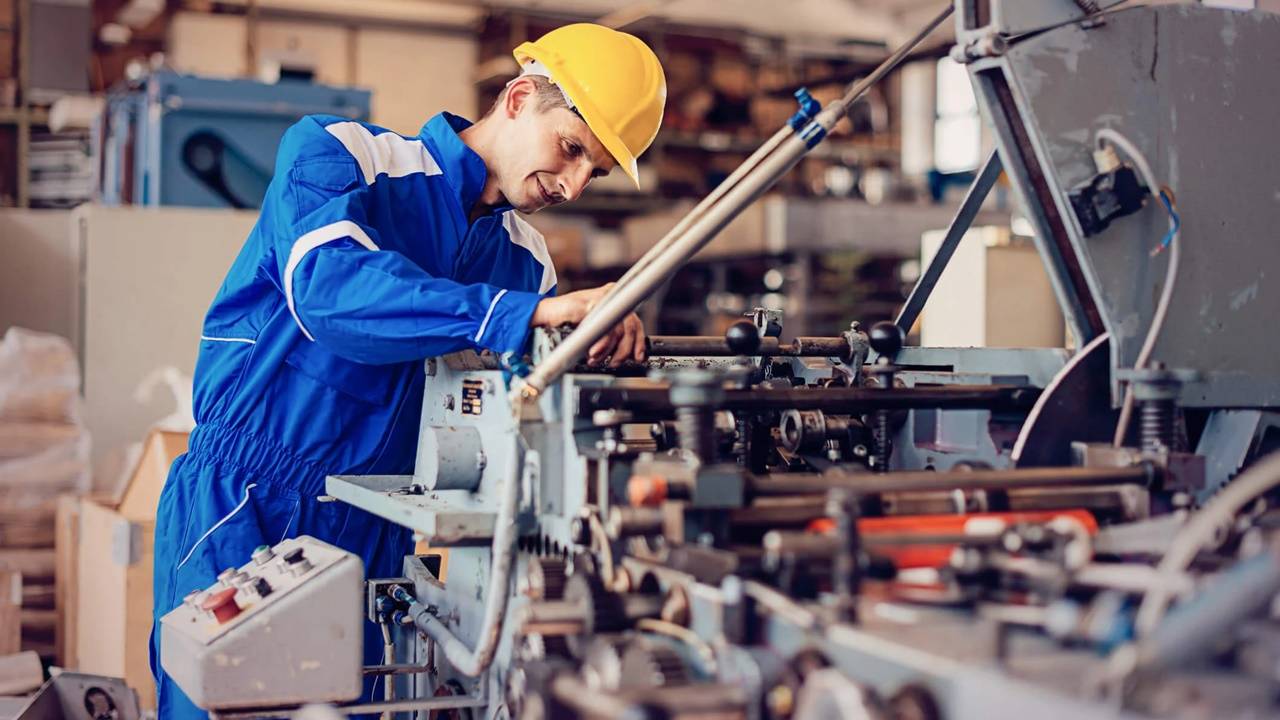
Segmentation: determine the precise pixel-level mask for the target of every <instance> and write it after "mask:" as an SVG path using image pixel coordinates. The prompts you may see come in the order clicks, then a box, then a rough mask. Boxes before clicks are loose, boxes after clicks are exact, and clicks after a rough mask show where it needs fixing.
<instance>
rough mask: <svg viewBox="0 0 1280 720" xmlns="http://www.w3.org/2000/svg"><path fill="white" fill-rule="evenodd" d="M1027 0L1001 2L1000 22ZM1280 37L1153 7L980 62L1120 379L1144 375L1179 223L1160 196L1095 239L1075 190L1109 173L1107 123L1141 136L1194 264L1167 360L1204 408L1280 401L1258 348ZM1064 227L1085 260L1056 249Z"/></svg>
mask: <svg viewBox="0 0 1280 720" xmlns="http://www.w3.org/2000/svg"><path fill="white" fill-rule="evenodd" d="M1022 4H1023V3H1018V2H1007V1H1006V2H998V1H993V2H992V3H991V5H992V7H993V13H992V15H993V18H995V19H996V20H999V17H1001V13H1016V12H1019V11H1018V10H1016V9H1015V6H1018V5H1022ZM1062 4H1063V5H1066V4H1067V3H1062ZM1037 5H1039V4H1038V3H1037ZM997 8H998V9H999V10H998V11H997V10H996V9H997ZM990 29H991V30H1006V28H1001V27H1000V26H993V27H992V28H990ZM1278 35H1280V16H1277V15H1274V14H1271V13H1265V12H1260V11H1254V12H1237V11H1228V10H1219V9H1210V8H1205V7H1202V6H1198V5H1188V4H1178V5H1164V6H1157V7H1139V8H1133V9H1128V10H1123V11H1117V12H1114V13H1110V14H1108V15H1107V17H1106V23H1105V24H1102V25H1098V26H1095V27H1092V28H1087V29H1086V28H1082V27H1081V26H1080V24H1078V23H1077V24H1069V25H1066V26H1063V27H1059V28H1057V29H1054V30H1050V31H1047V32H1044V33H1041V34H1038V35H1033V36H1031V37H1028V38H1026V39H1023V40H1021V41H1017V40H1015V41H1014V42H1013V43H1012V44H1011V46H1010V47H1009V49H1008V51H1007V52H1006V53H1005V54H1004V55H1003V56H1000V57H996V58H990V59H986V60H982V61H979V62H976V63H974V64H973V65H972V66H971V72H972V73H973V77H974V81H975V86H976V87H977V89H978V94H979V99H980V104H981V105H982V107H983V110H984V114H985V115H986V116H987V117H988V119H990V120H991V121H992V124H993V127H994V128H995V130H996V134H997V139H998V145H999V147H1000V152H1001V156H1002V157H1003V158H1004V160H1005V161H1006V164H1007V165H1009V166H1010V172H1011V174H1012V175H1013V177H1014V179H1015V181H1016V182H1015V186H1017V187H1018V189H1019V191H1020V194H1021V197H1022V199H1023V200H1024V202H1025V203H1026V204H1027V206H1028V210H1029V215H1031V217H1032V219H1033V221H1034V222H1035V223H1036V224H1037V226H1038V227H1037V231H1038V235H1039V236H1040V238H1041V242H1042V243H1044V244H1043V245H1042V250H1046V256H1047V257H1048V259H1049V260H1050V270H1051V274H1053V275H1056V276H1057V277H1056V281H1055V283H1056V285H1057V286H1059V287H1060V288H1062V287H1069V286H1071V285H1072V284H1073V282H1074V283H1075V286H1077V287H1078V286H1079V285H1080V281H1073V280H1072V279H1071V277H1070V275H1071V272H1072V270H1071V268H1072V267H1075V268H1078V271H1077V272H1078V273H1079V275H1080V276H1081V278H1082V282H1083V283H1084V284H1085V285H1086V286H1087V292H1088V293H1089V295H1090V296H1091V299H1092V301H1094V302H1096V304H1097V308H1098V314H1099V316H1100V319H1101V322H1102V323H1103V325H1104V326H1105V328H1106V330H1107V331H1108V332H1109V333H1110V334H1111V336H1112V351H1111V366H1112V369H1115V368H1118V367H1128V366H1131V365H1132V364H1133V361H1134V359H1135V357H1136V356H1137V353H1138V348H1139V346H1140V345H1141V343H1142V340H1143V337H1144V335H1145V333H1146V331H1147V328H1148V326H1149V324H1150V321H1151V317H1152V314H1153V312H1154V304H1155V299H1156V296H1157V295H1158V291H1159V287H1160V284H1161V283H1162V282H1163V277H1164V273H1165V263H1166V262H1167V260H1168V253H1161V254H1159V255H1156V256H1155V257H1151V255H1150V252H1151V249H1152V248H1153V247H1154V246H1155V245H1156V244H1157V243H1158V241H1159V240H1160V238H1161V236H1162V235H1163V234H1164V232H1165V230H1166V227H1167V216H1166V213H1165V211H1164V208H1163V206H1162V205H1161V204H1160V203H1159V202H1157V201H1154V200H1151V201H1149V202H1148V203H1147V207H1146V208H1144V209H1143V210H1141V211H1140V212H1138V213H1137V214H1135V215H1132V216H1129V217H1126V218H1122V219H1120V220H1118V221H1116V222H1114V223H1112V225H1111V226H1110V227H1109V228H1107V229H1106V230H1105V231H1103V232H1102V233H1100V234H1098V235H1096V236H1093V237H1091V238H1085V237H1083V233H1082V232H1081V230H1080V228H1079V225H1078V223H1077V222H1076V220H1075V217H1074V214H1073V213H1072V211H1071V208H1070V203H1069V201H1068V198H1067V194H1068V192H1069V191H1070V190H1071V189H1072V188H1074V187H1076V186H1077V185H1079V184H1081V183H1083V182H1084V181H1086V180H1087V179H1088V178H1090V177H1092V176H1093V174H1094V173H1095V172H1096V170H1095V169H1094V165H1093V162H1092V158H1091V150H1092V147H1093V138H1094V134H1095V133H1096V132H1097V131H1098V130H1099V129H1101V128H1104V127H1110V128H1114V129H1116V130H1119V131H1120V132H1122V133H1123V134H1125V135H1126V136H1127V137H1129V138H1130V139H1131V140H1132V142H1133V143H1135V144H1136V145H1137V146H1138V148H1139V149H1140V150H1141V151H1142V152H1143V153H1144V154H1145V155H1146V159H1147V160H1148V162H1149V163H1150V164H1151V166H1152V169H1153V171H1154V173H1155V174H1156V175H1157V176H1158V178H1159V179H1160V181H1161V182H1164V183H1167V184H1168V185H1169V186H1170V187H1171V188H1172V189H1173V190H1174V192H1175V193H1176V196H1177V202H1178V210H1179V212H1180V214H1181V216H1182V232H1181V243H1182V253H1183V258H1182V263H1181V270H1180V272H1179V276H1178V278H1177V285H1176V289H1175V291H1174V293H1173V298H1172V304H1171V306H1170V311H1169V321H1168V322H1167V323H1166V324H1165V327H1164V329H1163V332H1162V333H1161V335H1160V338H1159V340H1158V341H1157V343H1156V345H1155V352H1154V354H1153V356H1152V357H1153V358H1155V359H1157V360H1160V361H1162V362H1164V363H1165V364H1166V365H1168V366H1169V367H1174V368H1188V369H1194V370H1199V371H1200V372H1201V373H1203V375H1204V379H1203V380H1202V381H1201V382H1197V383H1188V384H1187V385H1186V386H1185V387H1184V388H1183V393H1182V398H1181V401H1182V403H1183V404H1184V405H1188V406H1193V407H1257V406H1263V407H1272V406H1276V405H1280V366H1277V365H1276V364H1275V363H1274V361H1273V358H1272V355H1273V354H1274V353H1272V352H1267V351H1261V350H1262V348H1260V347H1259V344H1258V343H1259V338H1260V337H1266V336H1267V333H1266V330H1267V329H1268V328H1269V326H1270V324H1271V322H1272V316H1273V315H1274V311H1275V308H1276V307H1278V306H1280V285H1277V284H1276V283H1275V282H1268V280H1267V278H1268V277H1271V278H1272V279H1274V278H1275V277H1277V276H1280V245H1277V243H1276V242H1275V228H1276V227H1280V202H1277V201H1276V197H1277V195H1278V194H1280V175H1277V173H1276V172H1275V168H1274V167H1273V165H1274V161H1275V157H1274V153H1271V152H1268V151H1266V148H1268V147H1270V146H1271V145H1272V143H1271V142H1270V140H1269V138H1270V137H1272V135H1273V134H1274V124H1275V118H1276V117H1280V95H1278V94H1277V93H1276V92H1275V78H1274V72H1273V68H1276V67H1280V43H1277V42H1276V41H1275V38H1276V37H1277V36H1278ZM1001 84H1004V85H1006V86H1007V88H1008V91H1007V93H1004V92H1003V91H1002V90H1001V89H1000V86H1001ZM1206 138H1216V140H1215V141H1214V142H1207V141H1206ZM1121 155H1122V157H1123V153H1122V154H1121ZM1038 185H1039V186H1041V187H1043V188H1044V189H1045V190H1046V192H1037V191H1036V187H1037V186H1038ZM1054 218H1057V219H1058V221H1057V222H1056V223H1055V222H1054ZM1055 225H1056V226H1057V231H1058V232H1062V233H1065V235H1066V238H1065V239H1066V240H1067V241H1068V242H1069V247H1070V250H1071V253H1070V256H1069V257H1055V254H1057V253H1056V251H1055V250H1054V249H1053V248H1051V247H1047V246H1049V245H1052V242H1050V241H1049V240H1046V238H1052V237H1053V236H1054V233H1055ZM1067 294H1068V295H1070V293H1067ZM1060 297H1061V296H1060ZM1066 300H1067V301H1068V303H1069V302H1070V298H1069V297H1068V298H1066ZM1069 314H1070V313H1069ZM1073 319H1074V320H1075V322H1074V323H1073V324H1079V318H1073ZM1078 337H1087V336H1081V335H1078ZM1113 398H1115V399H1117V400H1118V389H1117V388H1115V386H1114V384H1113Z"/></svg>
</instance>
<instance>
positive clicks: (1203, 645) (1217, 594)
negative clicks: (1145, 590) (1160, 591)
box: [1135, 541, 1280, 671]
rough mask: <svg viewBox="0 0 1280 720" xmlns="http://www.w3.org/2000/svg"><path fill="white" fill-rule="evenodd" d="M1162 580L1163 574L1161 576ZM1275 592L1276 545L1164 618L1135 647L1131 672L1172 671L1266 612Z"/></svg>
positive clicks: (1279, 572)
mask: <svg viewBox="0 0 1280 720" xmlns="http://www.w3.org/2000/svg"><path fill="white" fill-rule="evenodd" d="M1161 578H1162V579H1163V575H1162V576H1161ZM1278 591H1280V543H1278V542H1275V541H1273V542H1271V544H1270V547H1268V548H1267V549H1266V550H1264V551H1263V552H1261V553H1259V554H1257V555H1255V556H1253V557H1251V558H1249V559H1247V560H1242V561H1241V562H1239V563H1237V564H1236V565H1235V566H1234V567H1232V568H1231V569H1230V570H1228V571H1227V572H1225V573H1223V574H1222V575H1221V576H1219V577H1218V578H1216V581H1215V582H1214V584H1212V585H1210V586H1209V587H1208V588H1207V589H1205V590H1204V591H1203V592H1202V593H1200V594H1199V595H1197V596H1195V597H1194V598H1192V599H1191V600H1189V601H1187V602H1186V603H1185V604H1183V605H1180V606H1178V608H1177V609H1176V610H1174V611H1173V612H1171V613H1169V615H1168V616H1167V617H1165V618H1164V620H1163V622H1161V623H1160V624H1159V625H1157V626H1156V628H1155V629H1154V630H1153V631H1151V632H1150V633H1148V634H1147V635H1146V636H1145V637H1143V638H1142V640H1141V641H1140V642H1139V643H1138V646H1137V650H1136V658H1135V660H1136V662H1135V669H1136V670H1147V671H1155V670H1161V669H1167V668H1173V667H1178V666H1179V665H1182V664H1184V663H1186V662H1187V661H1189V660H1192V659H1195V658H1202V657H1204V656H1205V655H1207V654H1208V653H1209V648H1210V647H1211V646H1213V645H1214V644H1216V643H1217V642H1218V641H1219V640H1220V639H1221V638H1222V637H1223V635H1224V633H1227V632H1228V631H1230V630H1231V629H1232V628H1234V627H1237V626H1238V625H1239V623H1241V622H1243V621H1244V620H1246V619H1248V618H1250V617H1252V616H1253V615H1255V614H1258V613H1260V612H1262V611H1263V610H1264V609H1265V608H1267V607H1269V606H1270V605H1271V603H1272V601H1273V600H1274V599H1275V596H1276V593H1277V592H1278Z"/></svg>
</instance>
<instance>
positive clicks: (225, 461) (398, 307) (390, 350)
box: [151, 113, 556, 720]
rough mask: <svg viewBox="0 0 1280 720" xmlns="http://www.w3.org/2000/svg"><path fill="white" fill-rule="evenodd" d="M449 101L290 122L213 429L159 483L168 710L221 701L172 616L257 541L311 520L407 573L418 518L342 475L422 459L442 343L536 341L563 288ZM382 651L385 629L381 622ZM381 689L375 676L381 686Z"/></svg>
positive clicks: (203, 349)
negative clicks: (393, 119) (184, 684)
mask: <svg viewBox="0 0 1280 720" xmlns="http://www.w3.org/2000/svg"><path fill="white" fill-rule="evenodd" d="M469 124H470V123H468V122H467V121H466V120H463V119H462V118H459V117H456V116H453V115H450V114H448V113H441V114H440V115H437V116H435V117H434V118H432V119H431V120H430V121H429V122H427V124H426V125H425V126H423V128H422V130H421V132H420V133H419V134H418V136H417V137H412V138H407V137H403V136H401V135H398V134H396V133H393V132H390V131H387V130H385V129H382V128H378V127H374V126H372V125H368V124H364V123H358V122H352V121H349V120H345V119H342V118H336V117H325V116H311V117H307V118H304V119H302V120H301V121H300V122H298V123H297V124H296V125H294V126H293V127H292V128H290V129H289V131H288V132H287V133H285V135H284V138H283V139H282V140H281V144H280V149H279V152H278V155H277V159H276V167H275V175H274V178H273V179H272V181H271V185H270V187H269V188H268V190H267V196H266V198H265V200H264V201H263V206H262V212H261V215H260V216H259V218H258V223H257V225H256V226H255V227H254V229H253V231H252V233H251V234H250V235H249V238H248V240H247V241H246V242H245V245H244V248H243V250H242V251H241V252H240V255H239V257H237V258H236V261H235V263H234V264H233V265H232V266H231V270H230V271H229V272H228V274H227V278H226V280H225V281H224V282H223V284H222V287H221V288H220V289H219V291H218V294H217V296H216V298H215V299H214V301H213V305H212V307H210V309H209V313H208V315H207V316H206V317H205V321H204V327H203V333H202V337H201V342H200V354H199V359H198V361H197V363H196V371H195V393H194V395H195V397H194V400H195V417H196V428H195V430H194V431H193V432H192V433H191V439H190V444H189V449H188V451H187V453H186V454H185V455H182V456H180V457H178V458H177V459H176V460H175V461H174V463H173V466H172V468H171V469H170V470H169V477H168V480H167V482H166V483H165V486H164V491H163V493H162V494H161V496H160V505H159V510H158V513H157V516H156V528H155V533H156V534H155V587H154V592H155V625H154V627H153V629H152V635H151V667H152V672H153V673H154V674H155V675H156V680H157V689H158V692H159V716H160V720H177V719H179V718H181V719H183V720H187V719H190V718H202V717H204V715H205V714H204V712H203V711H201V710H200V709H198V708H196V707H195V705H193V704H192V703H191V701H190V700H189V699H188V698H187V697H186V696H185V695H184V694H183V693H182V691H181V690H180V689H179V688H178V687H177V685H175V684H174V682H173V681H172V680H171V679H169V678H168V676H166V675H165V674H164V673H163V672H162V670H161V663H160V635H159V628H160V625H159V619H160V617H161V616H162V615H164V614H165V613H167V612H168V611H169V610H171V609H173V608H174V607H176V606H177V605H178V604H179V603H181V602H182V600H183V598H184V597H185V596H186V595H187V593H189V592H191V591H193V590H197V589H203V588H205V587H207V586H209V585H211V584H212V583H213V582H214V581H215V580H216V578H217V575H218V573H219V572H221V571H222V570H224V569H226V568H229V567H238V566H240V565H241V564H243V563H245V562H246V561H248V560H249V556H250V553H251V552H252V551H253V549H254V548H255V547H256V546H258V545H263V544H265V545H271V544H274V543H276V542H279V541H280V540H282V539H284V538H287V537H294V536H297V535H303V534H306V535H312V536H314V537H317V538H319V539H321V540H324V541H326V542H329V543H332V544H334V545H337V546H339V547H342V548H344V549H346V550H349V551H351V552H353V553H355V554H357V555H359V556H360V557H361V558H362V559H363V560H364V563H365V571H366V573H367V575H368V576H369V577H394V576H398V575H399V574H400V573H401V562H402V558H403V556H404V555H405V554H406V553H408V552H411V551H412V547H411V539H410V536H409V534H408V532H407V531H406V530H404V529H403V528H400V527H398V526H395V525H393V524H390V523H387V522H385V521H383V520H380V519H378V518H376V517H374V516H372V515H370V514H368V513H366V512H364V511H362V510H359V509H356V508H353V507H350V506H348V505H345V504H343V503H319V502H317V501H316V496H318V495H322V494H323V493H324V478H325V476H326V475H336V474H376V475H381V474H407V473H411V472H412V471H413V460H414V453H415V447H416V440H417V429H418V420H419V416H420V414H421V410H422V387H423V362H422V361H423V359H424V358H428V357H433V356H437V355H441V354H444V353H449V352H453V351H457V350H461V349H466V348H472V349H477V348H487V349H490V350H493V351H495V352H498V353H505V352H508V351H516V350H520V349H522V348H523V346H524V345H525V342H526V340H527V337H528V333H529V321H530V317H531V316H532V314H533V310H534V306H535V305H537V303H538V301H539V300H540V299H542V298H543V297H544V296H546V295H548V294H551V293H554V292H555V286H556V279H555V270H554V268H553V267H552V264H551V260H550V257H549V256H548V254H547V250H546V245H545V244H544V242H543V240H542V236H541V235H540V234H539V233H538V232H537V231H536V230H534V229H533V228H532V227H531V226H530V225H529V224H528V223H527V222H525V221H524V220H523V219H521V218H520V217H519V216H518V215H517V214H516V213H515V212H513V211H512V210H511V208H510V207H499V208H496V209H494V210H493V211H492V212H487V213H485V214H483V215H481V216H479V217H478V218H477V219H475V221H474V222H472V221H471V220H470V216H471V214H472V210H473V206H474V205H475V203H476V202H477V200H478V198H479V197H480V193H481V190H482V189H483V187H484V184H485V178H486V170H485V165H484V162H483V161H482V160H481V158H480V156H479V155H477V154H476V153H475V152H473V151H472V150H471V149H470V148H468V147H467V146H466V145H465V144H463V142H462V140H461V139H460V138H459V137H458V132H459V131H461V130H462V129H464V128H466V127H467V126H468V125H469ZM365 635H366V643H365V645H366V648H365V655H366V658H365V659H366V662H367V663H376V662H379V661H380V660H381V635H380V634H379V632H378V631H377V629H376V628H374V626H372V625H368V626H366V632H365ZM366 692H368V687H366Z"/></svg>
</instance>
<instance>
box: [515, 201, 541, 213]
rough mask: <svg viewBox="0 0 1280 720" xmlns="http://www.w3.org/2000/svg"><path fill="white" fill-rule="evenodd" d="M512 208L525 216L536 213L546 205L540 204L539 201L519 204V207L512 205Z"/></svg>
mask: <svg viewBox="0 0 1280 720" xmlns="http://www.w3.org/2000/svg"><path fill="white" fill-rule="evenodd" d="M513 207H515V209H517V210H519V211H520V212H522V213H524V214H525V215H532V214H534V213H536V212H538V211H539V210H541V209H543V208H545V207H547V204H546V203H544V202H542V201H541V200H536V201H529V202H525V203H521V204H519V205H514V206H513Z"/></svg>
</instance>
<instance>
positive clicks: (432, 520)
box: [324, 475, 497, 544]
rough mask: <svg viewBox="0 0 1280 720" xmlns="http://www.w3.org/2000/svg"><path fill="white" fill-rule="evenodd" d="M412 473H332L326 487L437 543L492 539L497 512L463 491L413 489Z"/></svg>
mask: <svg viewBox="0 0 1280 720" xmlns="http://www.w3.org/2000/svg"><path fill="white" fill-rule="evenodd" d="M414 481H415V477H414V476H413V475H330V476H329V477H327V478H325V484H324V490H325V492H326V493H328V494H329V495H331V496H332V497H334V498H337V499H338V500H341V501H343V502H345V503H349V504H351V505H355V506H356V507H358V508H361V509H363V510H366V511H368V512H370V513H373V514H374V515H377V516H378V517H380V518H383V519H385V520H390V521H391V522H394V523H396V524H397V525H402V526H404V527H407V528H409V529H411V530H413V531H414V532H416V533H419V534H421V535H422V536H423V537H424V538H426V539H428V540H432V541H434V542H437V543H444V544H447V543H453V542H466V541H469V540H487V539H489V538H491V537H493V527H494V519H495V518H496V517H497V511H496V510H495V509H494V507H493V505H492V504H490V503H486V502H484V501H483V500H481V499H479V498H477V497H476V496H475V494H474V493H471V492H468V491H466V490H434V491H433V490H426V489H425V488H423V487H422V486H419V489H417V490H415V489H414Z"/></svg>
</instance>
